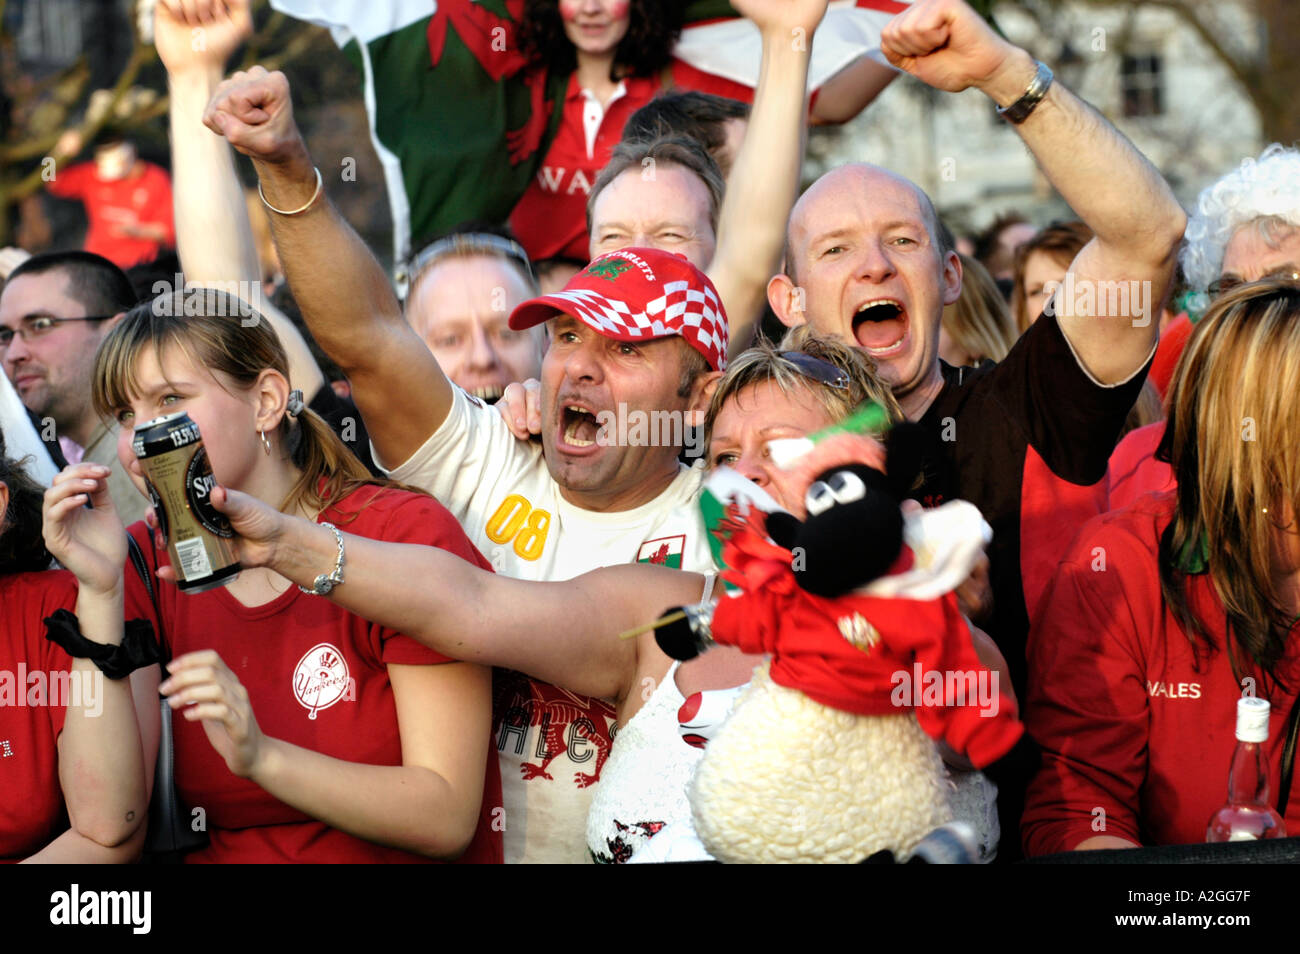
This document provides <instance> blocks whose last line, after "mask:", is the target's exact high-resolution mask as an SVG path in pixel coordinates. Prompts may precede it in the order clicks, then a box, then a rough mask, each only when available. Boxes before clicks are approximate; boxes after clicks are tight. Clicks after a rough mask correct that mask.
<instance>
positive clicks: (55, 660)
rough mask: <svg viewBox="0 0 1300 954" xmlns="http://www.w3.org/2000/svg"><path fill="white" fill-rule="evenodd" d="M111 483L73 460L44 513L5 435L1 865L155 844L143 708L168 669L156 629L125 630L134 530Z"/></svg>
mask: <svg viewBox="0 0 1300 954" xmlns="http://www.w3.org/2000/svg"><path fill="white" fill-rule="evenodd" d="M107 480H108V468H107V467H102V466H100V465H98V464H79V465H77V466H74V467H70V468H68V469H67V470H65V471H63V472H62V473H61V474H58V475H56V476H55V478H54V485H53V486H52V487H51V488H50V489H49V490H48V491H46V492H45V494H44V508H43V516H42V492H41V489H40V487H39V486H38V485H37V484H35V483H34V482H33V481H32V480H31V479H30V478H29V477H28V476H27V475H26V473H25V472H24V471H23V468H22V465H21V464H19V463H17V462H15V461H11V460H9V459H7V458H6V456H5V444H4V435H3V433H0V758H3V759H4V762H3V771H0V863H4V862H6V861H23V860H26V861H29V862H45V863H63V864H67V863H110V862H119V863H120V862H129V861H132V860H133V859H135V858H136V857H137V856H138V855H139V853H140V848H141V846H142V845H143V843H144V835H145V828H144V826H145V816H146V814H147V809H148V805H149V789H148V781H147V776H148V775H150V774H152V770H153V759H152V757H150V758H148V759H146V758H145V756H144V753H145V752H146V751H148V752H150V753H152V752H153V751H154V748H155V746H153V745H150V746H142V745H141V741H140V728H139V724H138V722H137V709H139V711H140V714H141V716H144V715H145V714H146V713H148V712H150V711H156V705H157V704H156V702H155V700H156V698H157V696H156V692H155V687H156V686H157V684H158V678H157V673H158V670H157V667H156V666H152V665H147V664H146V663H147V661H148V660H149V659H150V658H152V657H151V656H150V653H149V650H150V649H151V647H152V645H153V639H152V634H149V633H148V632H147V631H141V630H140V629H138V628H136V626H134V625H133V626H131V627H129V628H126V629H124V627H123V623H122V608H123V596H122V593H123V587H122V566H123V563H124V562H125V561H126V536H125V534H124V533H123V532H122V524H121V522H120V521H119V520H118V518H117V516H116V514H115V513H114V511H113V501H112V498H111V497H110V496H109V494H108V482H107ZM88 503H93V504H94V509H88V508H87V506H86V505H87V504H88ZM51 554H53V555H54V556H56V557H57V558H58V560H59V562H60V563H62V564H63V565H64V566H65V567H67V568H68V570H71V571H72V572H67V571H64V570H51V569H49V567H50V556H51ZM73 609H75V610H76V615H73V614H72V612H70V611H71V610H73ZM92 656H93V657H95V658H96V659H98V660H99V661H98V662H95V661H93V660H92V658H91V657H92ZM4 677H7V678H4ZM133 690H134V694H133ZM148 738H149V739H150V740H151V741H154V742H156V737H154V736H148Z"/></svg>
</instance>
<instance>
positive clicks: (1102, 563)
mask: <svg viewBox="0 0 1300 954" xmlns="http://www.w3.org/2000/svg"><path fill="white" fill-rule="evenodd" d="M1297 388H1300V286H1297V285H1295V284H1293V283H1289V282H1286V281H1279V280H1269V281H1263V282H1257V283H1255V284H1253V285H1245V286H1242V287H1241V288H1239V289H1237V290H1236V291H1234V292H1232V293H1231V294H1228V295H1225V296H1224V297H1223V298H1221V299H1219V300H1218V301H1217V302H1216V303H1215V305H1214V307H1213V308H1212V309H1211V310H1210V312H1209V313H1208V314H1207V315H1206V316H1205V318H1204V319H1203V320H1202V321H1201V322H1200V324H1199V325H1198V326H1197V328H1196V332H1195V333H1194V334H1193V335H1192V338H1191V340H1190V341H1189V342H1188V344H1187V348H1186V351H1185V352H1184V354H1183V358H1182V362H1181V363H1180V365H1179V368H1178V371H1177V373H1176V375H1175V377H1174V381H1173V385H1172V388H1171V390H1170V412H1169V426H1168V429H1167V431H1166V437H1165V442H1164V449H1165V451H1167V453H1168V454H1169V459H1170V460H1171V462H1172V465H1173V471H1174V475H1175V476H1176V477H1177V481H1178V485H1177V487H1176V489H1174V490H1172V491H1166V492H1164V493H1158V494H1150V495H1147V496H1145V497H1143V498H1141V499H1139V500H1138V501H1137V502H1135V503H1133V504H1132V505H1130V506H1129V507H1127V508H1125V509H1123V510H1119V511H1115V512H1113V513H1109V514H1105V515H1103V516H1101V517H1098V518H1096V519H1095V520H1093V521H1092V522H1091V523H1090V524H1088V525H1087V526H1086V527H1084V529H1083V530H1082V532H1081V533H1080V535H1079V538H1078V539H1077V541H1076V543H1075V546H1074V547H1073V550H1072V552H1071V553H1070V555H1069V557H1068V558H1067V559H1066V560H1064V561H1063V562H1062V563H1061V564H1060V567H1059V568H1058V571H1057V575H1056V578H1055V580H1054V581H1053V583H1052V585H1051V588H1050V589H1049V590H1048V592H1047V595H1046V596H1045V597H1044V599H1043V604H1042V607H1041V622H1040V624H1039V625H1038V626H1037V627H1036V628H1035V629H1034V630H1033V631H1032V632H1031V634H1030V640H1029V647H1028V655H1029V695H1028V704H1027V707H1026V722H1027V724H1028V727H1029V731H1030V733H1031V734H1032V735H1033V737H1034V738H1035V739H1036V740H1037V741H1038V743H1039V744H1040V745H1041V746H1042V749H1043V764H1042V767H1041V769H1040V771H1039V773H1038V775H1037V777H1036V778H1035V779H1034V781H1033V783H1032V784H1031V785H1030V788H1029V792H1028V796H1027V799H1026V804H1025V814H1024V820H1023V825H1022V834H1023V837H1024V843H1025V851H1026V853H1028V854H1031V855H1041V854H1047V853H1051V852H1058V851H1069V850H1073V849H1081V848H1118V847H1131V846H1134V845H1159V844H1186V843H1194V842H1202V841H1204V840H1205V837H1206V825H1207V822H1208V821H1209V819H1210V816H1211V815H1212V814H1213V813H1214V812H1215V810H1217V809H1218V808H1219V807H1221V806H1222V805H1223V804H1224V802H1225V801H1226V799H1227V791H1228V767H1229V765H1230V763H1231V761H1232V754H1233V749H1234V747H1235V744H1236V740H1235V738H1234V728H1235V725H1236V713H1237V706H1236V703H1237V700H1238V699H1239V698H1240V697H1241V696H1242V695H1243V693H1245V694H1253V695H1258V696H1261V697H1263V698H1265V699H1267V700H1268V701H1269V702H1270V703H1271V704H1272V711H1271V715H1270V719H1271V721H1270V731H1269V738H1268V742H1267V743H1266V745H1265V746H1264V750H1265V757H1266V761H1267V765H1268V784H1269V793H1270V802H1273V803H1275V804H1276V803H1278V802H1279V800H1281V801H1283V802H1286V800H1287V798H1288V796H1289V792H1288V791H1286V789H1288V788H1289V787H1290V786H1289V778H1290V769H1289V767H1288V766H1286V765H1285V764H1284V761H1285V760H1284V758H1283V751H1284V746H1285V743H1286V740H1287V735H1288V729H1289V727H1290V726H1289V720H1288V716H1289V714H1291V713H1292V711H1293V707H1294V705H1295V701H1296V698H1297V696H1296V692H1297V689H1300V640H1298V639H1297V635H1296V624H1297V619H1298V618H1300V524H1298V522H1297V519H1296V514H1297V513H1300V405H1298V404H1297V403H1296V400H1295V394H1296V389H1297ZM1284 780H1285V781H1286V783H1287V784H1285V785H1283V784H1281V783H1283V782H1284ZM1285 818H1286V823H1287V825H1288V826H1290V828H1291V832H1292V834H1294V833H1295V832H1298V831H1300V803H1298V802H1297V801H1296V800H1295V799H1290V800H1289V804H1287V806H1286V811H1285Z"/></svg>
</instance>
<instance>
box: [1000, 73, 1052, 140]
mask: <svg viewBox="0 0 1300 954" xmlns="http://www.w3.org/2000/svg"><path fill="white" fill-rule="evenodd" d="M1052 79H1053V77H1052V71H1051V69H1049V68H1048V66H1047V64H1046V63H1043V62H1041V61H1038V69H1037V71H1036V72H1035V73H1034V78H1033V79H1032V80H1030V81H1029V85H1028V86H1027V87H1026V88H1025V92H1024V94H1023V95H1022V96H1021V97H1020V98H1019V99H1018V100H1016V101H1015V102H1014V103H1012V104H1011V105H1010V106H1007V107H1005V108H1003V107H1001V106H999V107H998V115H999V116H1001V117H1002V118H1003V119H1005V120H1006V121H1007V122H1009V123H1013V124H1015V125H1019V124H1020V123H1023V122H1024V121H1025V120H1026V119H1028V118H1029V114H1030V113H1032V112H1033V111H1034V107H1035V106H1037V105H1038V104H1039V103H1040V102H1042V100H1043V97H1044V96H1046V95H1047V91H1048V89H1049V88H1051V85H1052Z"/></svg>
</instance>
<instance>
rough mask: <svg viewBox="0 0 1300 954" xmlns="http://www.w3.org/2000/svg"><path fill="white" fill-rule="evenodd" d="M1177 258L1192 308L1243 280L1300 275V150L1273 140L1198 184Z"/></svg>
mask: <svg viewBox="0 0 1300 954" xmlns="http://www.w3.org/2000/svg"><path fill="white" fill-rule="evenodd" d="M1180 261H1181V264H1182V267H1183V274H1184V275H1185V276H1186V278H1187V283H1188V286H1189V287H1190V288H1191V289H1192V290H1193V291H1194V292H1198V293H1200V294H1199V295H1198V296H1197V299H1195V300H1193V301H1191V302H1190V307H1191V309H1192V312H1193V316H1195V315H1197V314H1201V313H1203V312H1204V311H1205V309H1206V308H1207V307H1208V306H1209V304H1210V302H1211V301H1212V300H1213V299H1215V298H1218V297H1219V296H1220V295H1222V294H1223V293H1225V292H1227V291H1230V290H1231V289H1233V288H1235V287H1236V286H1238V285H1241V284H1244V283H1246V282H1253V281H1257V280H1258V279H1260V278H1265V277H1286V278H1290V279H1292V280H1295V279H1300V150H1297V149H1289V148H1286V147H1284V146H1281V145H1279V144H1278V143H1273V145H1271V146H1269V147H1268V148H1267V149H1265V150H1264V151H1263V152H1262V153H1261V154H1260V156H1259V158H1258V159H1249V158H1248V159H1244V160H1242V163H1241V165H1239V166H1237V168H1236V169H1233V170H1232V171H1231V172H1229V173H1227V174H1226V175H1224V176H1223V177H1222V178H1220V179H1219V180H1218V181H1217V182H1214V183H1213V184H1211V185H1209V186H1206V188H1205V189H1204V190H1202V192H1201V195H1200V198H1199V199H1198V200H1197V203H1196V211H1195V213H1193V215H1192V217H1191V219H1190V220H1189V221H1188V223H1187V231H1186V233H1185V237H1184V245H1183V250H1182V253H1181V257H1180Z"/></svg>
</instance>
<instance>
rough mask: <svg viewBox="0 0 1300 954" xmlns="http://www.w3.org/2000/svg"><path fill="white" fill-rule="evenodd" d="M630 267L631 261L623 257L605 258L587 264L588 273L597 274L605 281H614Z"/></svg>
mask: <svg viewBox="0 0 1300 954" xmlns="http://www.w3.org/2000/svg"><path fill="white" fill-rule="evenodd" d="M631 267H632V263H631V262H629V261H628V260H627V259H625V258H605V259H601V260H600V261H599V262H592V263H591V265H589V266H587V274H588V275H598V276H600V277H601V278H603V279H605V280H607V281H611V282H612V281H616V280H617V279H618V276H620V275H622V274H623V273H624V272H625V271H627V270H628V269H629V268H631Z"/></svg>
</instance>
